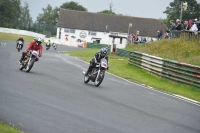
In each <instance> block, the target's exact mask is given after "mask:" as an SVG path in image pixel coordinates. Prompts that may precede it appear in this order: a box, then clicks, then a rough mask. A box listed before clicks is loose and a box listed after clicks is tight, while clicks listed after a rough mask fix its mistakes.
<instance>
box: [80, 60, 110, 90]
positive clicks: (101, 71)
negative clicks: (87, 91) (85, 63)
mask: <svg viewBox="0 0 200 133" xmlns="http://www.w3.org/2000/svg"><path fill="white" fill-rule="evenodd" d="M107 68H108V61H107V60H106V59H105V58H102V59H101V61H100V63H99V64H97V65H96V66H95V67H94V68H93V69H92V71H91V72H90V73H88V74H87V75H85V71H83V74H84V83H86V84H87V83H88V82H89V81H90V80H91V81H92V82H94V84H95V86H97V87H98V86H99V85H100V84H101V83H102V81H103V79H104V76H105V71H106V70H107Z"/></svg>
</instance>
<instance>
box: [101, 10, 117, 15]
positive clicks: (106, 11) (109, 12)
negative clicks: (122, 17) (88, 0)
mask: <svg viewBox="0 0 200 133" xmlns="http://www.w3.org/2000/svg"><path fill="white" fill-rule="evenodd" d="M99 13H105V14H113V15H115V13H114V12H111V11H109V10H103V11H100V12H99Z"/></svg>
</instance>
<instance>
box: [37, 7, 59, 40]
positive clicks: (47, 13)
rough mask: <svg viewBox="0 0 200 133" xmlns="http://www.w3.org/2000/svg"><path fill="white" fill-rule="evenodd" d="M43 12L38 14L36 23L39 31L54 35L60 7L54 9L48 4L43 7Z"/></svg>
mask: <svg viewBox="0 0 200 133" xmlns="http://www.w3.org/2000/svg"><path fill="white" fill-rule="evenodd" d="M42 10H43V13H41V14H39V15H38V16H37V21H36V23H35V25H37V28H36V29H35V30H37V31H38V32H41V33H45V34H48V36H50V35H54V34H55V33H56V23H57V21H56V20H57V19H58V11H59V8H58V7H55V8H54V9H53V8H52V6H51V5H50V4H48V5H47V7H46V8H42Z"/></svg>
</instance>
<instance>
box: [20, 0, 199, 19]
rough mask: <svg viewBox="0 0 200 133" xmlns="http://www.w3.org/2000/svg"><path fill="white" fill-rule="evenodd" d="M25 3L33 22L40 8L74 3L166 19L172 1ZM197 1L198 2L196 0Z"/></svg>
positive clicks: (91, 9)
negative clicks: (167, 9) (110, 5)
mask: <svg viewBox="0 0 200 133" xmlns="http://www.w3.org/2000/svg"><path fill="white" fill-rule="evenodd" d="M25 1H26V2H27V3H28V5H29V9H30V14H31V16H32V18H33V21H35V20H36V17H37V16H38V14H39V13H43V11H42V8H46V7H47V5H48V4H50V5H51V6H52V7H53V8H55V7H56V6H57V7H60V6H61V5H62V4H63V3H65V2H68V1H74V2H77V3H79V4H80V5H82V6H83V7H85V8H87V10H88V12H99V11H102V10H109V3H111V2H112V3H113V10H114V12H115V13H117V14H123V15H130V16H134V17H144V18H156V19H159V18H163V19H164V18H166V14H164V13H163V11H165V10H166V7H167V6H169V3H170V2H173V1H174V0H21V4H22V6H24V2H25ZM197 1H199V0H197Z"/></svg>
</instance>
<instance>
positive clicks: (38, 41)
mask: <svg viewBox="0 0 200 133" xmlns="http://www.w3.org/2000/svg"><path fill="white" fill-rule="evenodd" d="M41 43H42V39H41V38H40V37H39V38H38V39H37V40H36V45H40V44H41Z"/></svg>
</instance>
